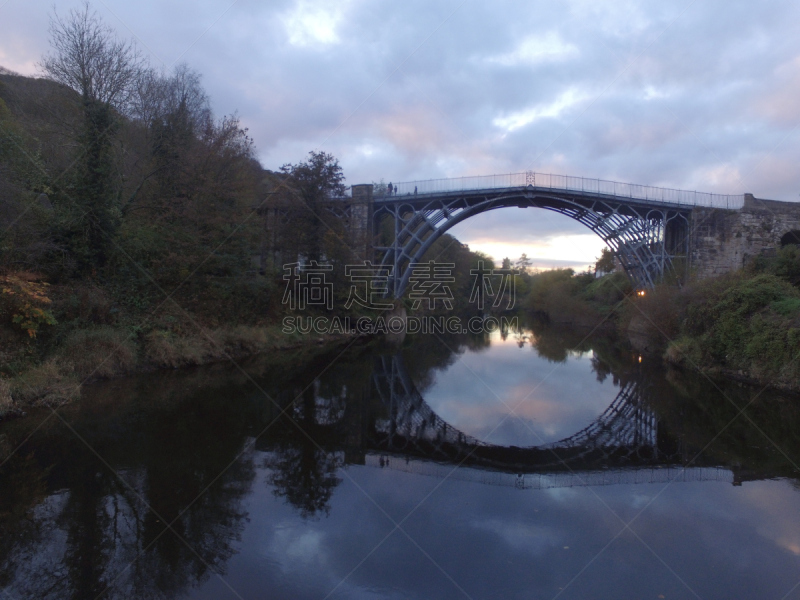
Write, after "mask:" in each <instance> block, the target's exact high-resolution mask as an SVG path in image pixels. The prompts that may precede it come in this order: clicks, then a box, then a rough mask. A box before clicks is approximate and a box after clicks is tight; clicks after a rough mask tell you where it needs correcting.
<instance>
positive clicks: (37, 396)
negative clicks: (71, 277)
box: [0, 278, 349, 417]
mask: <svg viewBox="0 0 800 600" xmlns="http://www.w3.org/2000/svg"><path fill="white" fill-rule="evenodd" d="M26 285H27V288H26ZM30 285H34V286H36V285H38V286H39V287H38V288H36V287H34V288H30ZM3 286H4V287H2V291H3V292H4V293H0V316H2V317H4V318H3V319H2V320H0V417H3V416H8V415H13V414H18V413H20V412H21V411H23V410H24V409H25V408H27V407H30V406H35V405H42V404H46V405H49V406H58V405H61V404H63V403H65V402H68V401H70V400H73V399H75V398H77V397H79V396H80V390H81V385H82V384H83V383H87V382H91V381H95V380H98V379H109V378H114V377H120V376H124V375H128V374H131V373H135V372H140V371H147V370H153V369H175V368H180V367H189V366H196V365H203V364H208V363H212V362H217V361H223V360H228V359H231V358H234V359H235V358H242V357H246V356H251V355H255V354H260V353H270V352H280V351H284V350H289V349H293V348H299V347H302V346H321V345H326V344H329V343H334V342H337V341H339V342H341V341H342V340H345V339H349V336H344V335H343V336H309V335H300V334H286V333H284V332H282V331H281V326H280V324H278V323H277V322H276V318H275V317H274V316H272V317H271V318H265V319H262V320H257V319H255V318H254V317H253V316H252V315H251V318H250V319H248V320H247V321H249V322H246V324H241V323H240V324H232V323H224V322H219V321H220V319H219V317H218V318H217V319H209V318H208V317H207V315H205V314H204V313H202V312H201V313H199V314H190V313H185V312H177V311H176V312H170V311H169V310H164V311H163V312H159V313H157V315H151V314H148V312H147V311H145V310H137V309H132V308H131V307H130V306H128V305H126V304H125V302H123V301H122V300H121V299H120V298H119V297H114V296H113V295H112V294H111V293H110V292H109V291H108V290H107V289H104V288H103V287H99V286H92V287H87V286H86V285H85V284H80V285H74V284H73V285H62V286H44V285H43V284H37V283H36V282H35V281H22V283H20V282H19V281H17V282H14V281H11V280H9V279H8V278H6V279H5V280H4V281H3ZM26 289H27V292H26ZM36 290H38V294H37V295H36V297H35V298H34V297H33V295H32V294H33V291H36ZM148 308H149V307H148ZM34 309H36V310H39V311H44V312H46V319H45V318H44V317H43V316H42V314H43V313H35V312H34ZM37 314H38V315H39V317H40V318H39V321H38V322H37V320H36V315H37ZM25 315H27V317H26V318H16V319H15V316H17V317H19V316H25ZM237 316H238V317H239V318H241V315H237ZM26 319H27V320H26Z"/></svg>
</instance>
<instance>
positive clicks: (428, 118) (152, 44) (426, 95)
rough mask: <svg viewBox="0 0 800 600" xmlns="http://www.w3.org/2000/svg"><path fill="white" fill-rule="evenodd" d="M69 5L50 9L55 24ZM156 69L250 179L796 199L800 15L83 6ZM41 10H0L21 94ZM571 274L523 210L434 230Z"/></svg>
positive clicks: (460, 3) (243, 3)
mask: <svg viewBox="0 0 800 600" xmlns="http://www.w3.org/2000/svg"><path fill="white" fill-rule="evenodd" d="M77 5H78V2H73V1H71V0H70V1H57V2H56V3H55V10H57V11H58V12H59V13H66V12H67V11H68V10H69V9H70V8H73V7H75V6H77ZM92 6H93V8H94V9H95V10H96V11H97V13H98V14H99V15H100V17H101V18H102V19H103V20H104V21H105V22H106V23H107V24H109V25H110V26H112V27H113V28H114V29H115V30H116V31H117V32H118V34H119V35H120V36H121V37H126V38H134V39H135V40H136V41H137V44H138V45H139V47H140V49H141V50H142V51H143V52H144V53H145V54H146V55H148V56H149V58H150V60H151V62H152V63H153V65H155V66H160V67H162V68H164V69H166V70H169V69H170V68H172V67H174V65H175V64H177V63H179V62H186V63H187V64H188V65H189V66H190V67H192V68H194V69H196V70H197V71H199V72H200V73H201V74H202V76H203V83H204V85H205V87H206V89H207V91H208V93H209V96H210V98H211V102H212V107H213V109H214V111H215V113H216V114H217V115H223V114H230V113H234V112H236V113H237V114H238V115H239V117H240V118H241V120H242V122H243V123H244V124H245V126H246V127H248V128H249V130H250V134H251V135H252V137H253V138H254V139H255V142H256V145H257V149H258V155H259V158H260V160H261V162H262V164H263V165H264V166H265V167H266V168H269V169H277V168H278V167H279V166H281V165H282V164H285V163H296V162H300V161H302V160H304V159H305V157H306V156H307V153H308V152H309V151H311V150H322V151H325V152H329V153H331V154H333V155H334V156H336V157H337V158H338V159H339V161H340V164H341V166H342V167H343V170H344V174H345V176H346V177H347V183H348V184H356V183H369V182H379V181H381V180H383V181H384V182H387V183H388V182H399V181H411V180H421V179H429V178H440V177H458V176H463V175H485V174H494V173H514V172H523V171H528V170H533V171H536V172H543V173H551V172H552V173H559V174H569V175H580V176H584V177H596V178H602V179H610V180H617V181H624V182H633V183H640V184H647V185H656V186H666V187H675V188H682V189H696V190H701V191H709V192H719V193H730V194H741V193H744V192H750V193H753V194H755V195H756V196H757V197H762V198H772V199H780V200H791V201H796V200H798V199H800V172H799V171H798V169H797V168H796V167H795V166H796V165H797V164H798V163H799V162H800V144H798V141H800V128H798V125H800V103H798V102H797V100H796V99H797V98H798V92H800V3H797V2H791V1H766V2H760V3H753V2H744V1H735V0H734V1H732V0H724V1H723V0H683V1H676V2H645V1H641V2H635V1H630V2H629V1H624V0H615V1H613V2H602V1H598V0H548V1H531V0H526V1H511V0H495V1H493V2H478V1H477V0H441V1H437V2H431V1H430V0H428V1H425V2H423V1H421V0H420V1H417V0H409V1H405V2H386V1H380V0H370V1H367V0H341V1H339V2H329V1H327V2H323V1H317V0H277V1H263V0H224V1H212V0H191V1H190V0H158V1H155V0H137V1H136V2H130V1H123V0H94V1H93V2H92ZM52 10H53V2H52V0H0V65H2V66H3V67H5V68H8V69H11V70H13V71H16V72H18V73H22V74H26V75H33V74H36V73H37V72H38V67H37V62H38V61H39V60H40V59H41V57H42V55H43V54H45V53H46V52H47V51H48V49H49V46H48V33H47V26H48V19H49V16H50V14H51V13H52ZM451 233H453V234H454V235H456V236H457V237H458V238H459V239H460V240H461V241H463V242H466V243H468V244H469V245H470V247H471V248H472V249H474V250H481V251H484V252H487V253H488V254H490V255H491V256H494V257H495V258H497V259H499V258H502V257H503V256H510V257H511V258H516V257H518V256H519V255H520V254H522V253H523V252H525V253H527V254H528V255H529V256H531V257H533V258H534V266H540V267H552V266H576V267H580V266H583V265H585V264H587V263H590V262H592V261H593V260H594V258H595V257H596V256H598V255H599V253H600V249H601V248H602V242H601V241H600V240H599V238H597V237H596V236H594V234H592V233H591V232H589V231H588V230H587V229H585V228H584V226H582V225H580V224H578V223H577V222H574V221H572V220H570V219H568V218H566V217H563V216H561V215H557V214H554V213H548V212H547V211H544V210H540V209H528V210H526V211H525V212H524V213H523V212H521V209H504V210H499V211H493V212H490V213H487V214H484V215H481V216H478V217H475V218H473V219H470V220H468V221H465V222H464V223H462V224H459V225H457V226H456V227H455V228H454V229H452V230H451Z"/></svg>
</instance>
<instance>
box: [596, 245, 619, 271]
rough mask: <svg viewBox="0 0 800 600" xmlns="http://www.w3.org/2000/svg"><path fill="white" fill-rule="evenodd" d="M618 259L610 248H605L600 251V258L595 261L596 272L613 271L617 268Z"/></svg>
mask: <svg viewBox="0 0 800 600" xmlns="http://www.w3.org/2000/svg"><path fill="white" fill-rule="evenodd" d="M616 266H617V265H616V259H615V258H614V253H613V252H612V251H611V250H609V249H608V248H603V250H602V251H601V252H600V258H598V259H597V262H596V263H595V272H597V273H611V272H612V271H613V270H614V269H615V268H616Z"/></svg>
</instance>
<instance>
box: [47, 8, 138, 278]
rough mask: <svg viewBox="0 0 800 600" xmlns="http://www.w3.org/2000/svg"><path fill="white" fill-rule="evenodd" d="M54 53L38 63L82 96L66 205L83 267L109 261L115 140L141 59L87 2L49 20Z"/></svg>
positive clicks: (114, 222) (114, 218)
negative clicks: (70, 211)
mask: <svg viewBox="0 0 800 600" xmlns="http://www.w3.org/2000/svg"><path fill="white" fill-rule="evenodd" d="M50 44H51V45H52V47H53V53H52V54H50V55H47V56H45V57H44V58H43V60H42V63H41V67H42V70H43V71H44V73H45V75H46V76H47V77H49V78H50V79H52V80H54V81H56V82H58V83H61V84H63V85H66V86H68V87H70V88H72V89H74V90H75V91H77V92H78V93H79V94H80V95H81V102H82V109H83V128H82V132H81V135H80V136H79V147H78V150H77V156H76V171H75V176H74V181H73V189H72V190H71V191H70V192H69V194H68V198H69V200H70V201H71V202H70V204H76V205H77V206H74V207H73V208H75V209H77V211H76V217H75V219H74V223H75V230H73V231H72V232H68V234H67V237H68V238H69V239H70V245H71V246H72V250H73V252H74V254H75V255H76V256H77V257H78V260H79V262H80V263H81V264H80V266H81V267H82V268H83V269H85V270H88V269H95V268H97V267H101V266H103V265H104V264H105V263H106V260H107V259H108V251H109V247H110V242H111V237H112V236H113V235H114V233H115V231H116V229H117V227H118V226H119V221H120V213H119V191H120V182H117V181H115V174H116V173H117V171H118V170H117V168H116V157H115V153H114V138H115V136H116V134H117V133H118V131H119V128H120V123H119V118H118V116H119V114H120V113H121V112H124V110H125V109H126V107H127V104H128V100H129V98H130V97H131V92H132V90H133V87H134V83H135V82H136V80H137V78H138V77H139V75H140V73H141V71H142V66H143V62H142V59H141V58H140V56H139V53H138V52H137V50H136V48H135V47H134V46H133V44H132V43H131V42H123V41H120V40H118V39H117V38H116V36H115V35H114V33H113V31H112V30H111V28H109V27H108V26H107V25H105V24H103V23H102V21H101V20H100V18H99V17H98V16H97V14H96V13H95V12H94V11H91V10H90V8H89V4H88V3H86V4H84V5H83V9H82V10H71V11H70V12H69V14H68V15H67V16H66V17H64V18H61V17H59V16H58V14H57V13H55V12H54V13H53V15H52V16H51V19H50Z"/></svg>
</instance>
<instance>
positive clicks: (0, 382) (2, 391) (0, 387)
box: [0, 379, 14, 417]
mask: <svg viewBox="0 0 800 600" xmlns="http://www.w3.org/2000/svg"><path fill="white" fill-rule="evenodd" d="M13 409H14V401H13V400H12V399H11V384H10V383H9V382H8V380H7V379H0V417H3V416H4V415H7V414H8V413H10V412H11V411H12V410H13Z"/></svg>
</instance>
